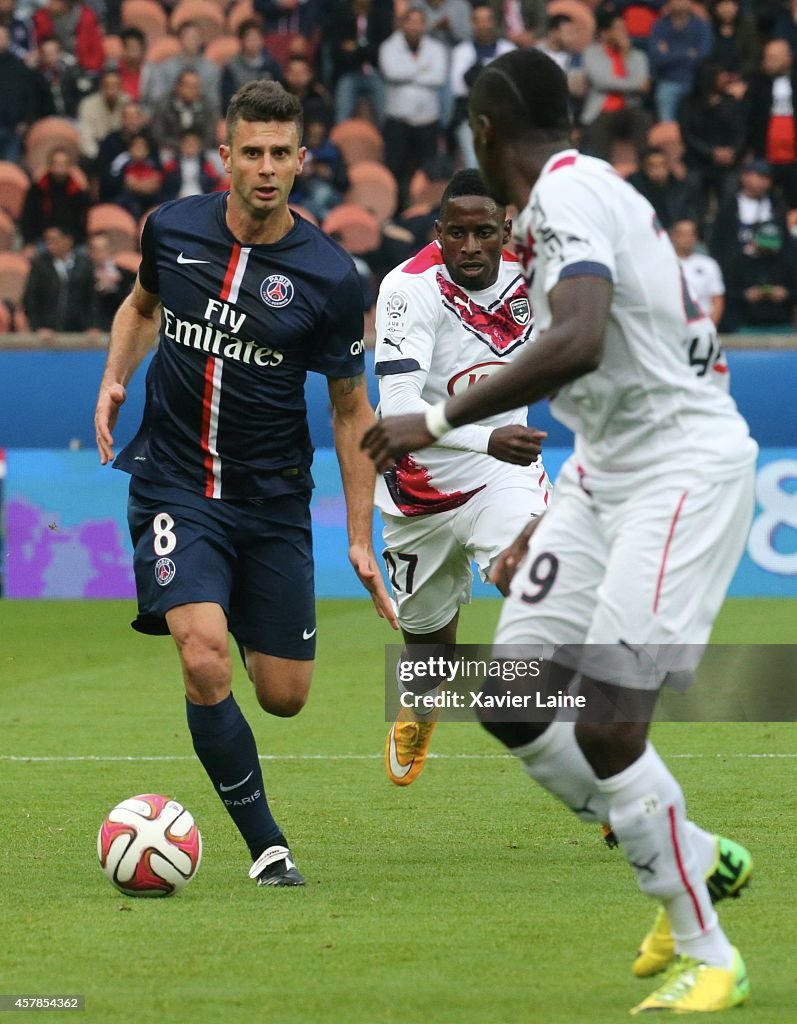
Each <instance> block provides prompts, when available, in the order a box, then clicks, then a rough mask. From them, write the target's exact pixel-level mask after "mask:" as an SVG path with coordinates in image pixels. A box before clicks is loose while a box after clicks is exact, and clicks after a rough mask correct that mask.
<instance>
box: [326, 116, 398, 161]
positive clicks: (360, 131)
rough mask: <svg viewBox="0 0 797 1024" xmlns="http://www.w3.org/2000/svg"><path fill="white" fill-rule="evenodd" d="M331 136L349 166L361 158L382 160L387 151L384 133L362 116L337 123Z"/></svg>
mask: <svg viewBox="0 0 797 1024" xmlns="http://www.w3.org/2000/svg"><path fill="white" fill-rule="evenodd" d="M329 138H330V140H331V142H332V143H333V144H334V145H335V146H337V147H338V149H339V150H340V151H341V153H342V155H343V159H344V160H345V161H346V164H347V165H348V166H349V167H351V165H352V164H356V163H358V162H359V161H360V160H374V161H376V162H377V163H380V162H381V161H382V157H383V155H384V151H385V143H384V140H383V138H382V135H381V133H380V131H379V129H378V128H377V127H376V125H374V124H372V123H371V122H370V121H366V120H365V119H364V118H362V117H352V118H349V120H348V121H341V122H340V123H339V124H336V125H335V127H334V128H333V129H332V131H331V132H330V133H329Z"/></svg>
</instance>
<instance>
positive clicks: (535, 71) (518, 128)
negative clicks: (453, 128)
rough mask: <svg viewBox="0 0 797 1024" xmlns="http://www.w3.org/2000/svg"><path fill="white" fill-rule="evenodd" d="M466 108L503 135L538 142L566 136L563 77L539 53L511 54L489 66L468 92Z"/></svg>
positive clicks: (567, 114)
mask: <svg viewBox="0 0 797 1024" xmlns="http://www.w3.org/2000/svg"><path fill="white" fill-rule="evenodd" d="M469 102H470V109H471V110H472V111H473V113H474V114H476V115H481V114H483V115H485V116H487V117H489V119H490V120H491V121H492V123H493V124H494V125H495V126H496V127H497V128H498V129H499V131H500V132H501V134H502V135H505V136H507V137H509V138H512V139H519V138H529V139H532V138H533V139H534V140H536V141H539V142H560V141H567V140H568V139H569V137H570V112H569V110H568V92H567V78H566V77H565V73H564V71H562V69H561V68H560V67H559V65H558V64H557V63H556V62H555V61H553V60H551V58H550V57H548V56H547V55H546V54H544V53H543V52H542V51H541V50H512V51H511V53H505V54H504V55H503V56H502V57H498V58H497V59H496V60H494V61H491V62H490V63H489V64H487V65H486V66H485V67H484V68H483V69H482V71H481V72H480V73H479V76H478V78H477V79H476V81H475V82H474V84H473V88H472V89H471V93H470V101H469Z"/></svg>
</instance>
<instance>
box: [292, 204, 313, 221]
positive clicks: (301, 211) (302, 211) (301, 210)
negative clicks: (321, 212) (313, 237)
mask: <svg viewBox="0 0 797 1024" xmlns="http://www.w3.org/2000/svg"><path fill="white" fill-rule="evenodd" d="M291 209H292V210H293V212H294V213H298V214H299V216H300V217H304V219H305V220H309V221H310V223H311V224H315V226H316V227H318V226H319V225H318V220H317V219H316V217H315V216H314V215H313V214H312V213H310V211H309V210H306V209H305V208H304V207H303V206H299V204H298V203H291Z"/></svg>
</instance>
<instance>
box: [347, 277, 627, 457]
mask: <svg viewBox="0 0 797 1024" xmlns="http://www.w3.org/2000/svg"><path fill="white" fill-rule="evenodd" d="M611 300H612V284H611V282H609V281H607V280H605V278H603V277H591V276H583V277H570V278H566V279H565V280H564V281H559V282H558V283H557V284H556V285H555V286H554V287H553V288H552V289H551V291H550V292H549V294H548V301H549V303H550V306H551V313H552V320H551V326H550V328H549V329H548V330H547V331H544V332H543V333H542V334H541V335H540V339H539V341H537V343H536V344H534V345H530V346H529V347H528V349H527V351H525V352H523V354H522V355H520V356H519V357H518V358H517V359H516V360H515V361H514V362H513V363H512V364H511V365H509V366H507V367H505V368H504V369H502V370H499V371H498V373H496V374H493V375H492V376H491V377H490V378H489V379H488V380H486V381H482V382H481V383H479V384H475V385H474V386H473V387H472V388H468V389H467V391H466V392H464V393H463V394H461V395H455V396H454V397H453V398H451V399H449V400H448V402H446V403H445V405H443V403H441V404H440V405H439V406H435V407H433V408H432V409H430V410H429V411H428V412H427V414H426V415H425V416H397V417H393V418H388V419H383V420H382V421H381V422H380V423H379V424H377V425H376V426H374V427H372V428H371V429H370V430H369V431H368V433H367V434H366V435H365V437H364V438H363V447H364V448H365V450H366V451H367V452H368V454H369V455H370V456H371V458H372V459H373V460H374V462H375V463H376V467H377V469H379V470H385V469H387V468H388V467H389V466H390V465H392V463H393V462H394V461H395V460H396V459H398V458H401V456H402V455H405V454H406V453H407V452H409V451H417V450H418V449H419V448H425V447H426V446H427V445H429V444H431V443H432V441H435V440H437V439H438V438H440V437H442V436H443V435H444V434H445V433H446V431H447V430H450V429H451V428H452V427H459V426H462V425H463V424H464V423H473V422H474V420H480V419H483V418H485V417H487V416H494V415H496V414H497V413H500V412H507V411H508V410H509V409H517V408H518V407H519V406H522V405H526V404H528V405H531V404H532V403H533V402H538V401H539V400H540V399H541V398H545V397H546V396H548V395H550V394H552V393H553V392H554V391H558V390H559V388H561V387H564V385H565V384H569V383H570V382H571V381H574V380H577V379H578V378H579V377H583V376H584V375H585V374H587V373H591V372H592V371H593V370H596V369H597V368H598V366H599V365H600V361H601V358H602V356H603V332H604V329H605V326H606V319H607V317H608V315H609V307H610V305H611Z"/></svg>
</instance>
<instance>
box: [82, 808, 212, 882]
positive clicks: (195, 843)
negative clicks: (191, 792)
mask: <svg viewBox="0 0 797 1024" xmlns="http://www.w3.org/2000/svg"><path fill="white" fill-rule="evenodd" d="M97 856H98V858H99V861H100V867H101V868H102V870H103V871H104V873H105V876H106V877H107V878H108V880H109V881H110V882H112V883H113V884H114V885H115V886H116V888H117V889H119V891H120V892H123V893H126V895H128V896H171V894H172V893H173V892H177V891H178V890H179V889H182V888H183V886H185V885H188V883H189V882H190V881H191V879H192V878H193V877H194V875H195V874H196V872H197V869H198V868H199V863H200V861H201V860H202V837H201V836H200V834H199V829H198V828H197V827H196V824H195V823H194V819H193V817H192V816H191V814H189V812H188V811H187V810H186V809H185V808H184V807H183V805H182V804H178V803H177V801H176V800H170V799H169V797H167V796H157V795H155V794H152V793H149V794H145V795H144V796H131V797H130V799H129V800H123V801H122V802H121V803H120V804H117V805H116V807H114V809H113V810H112V811H111V812H110V813H109V814H108V817H107V818H106V819H105V821H104V822H103V823H102V828H101V829H100V831H99V834H98V836H97Z"/></svg>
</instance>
